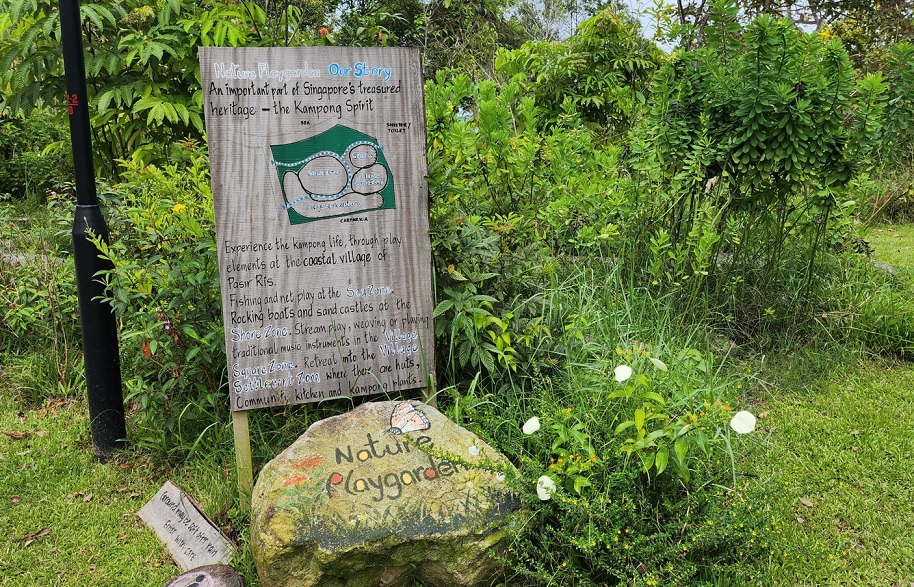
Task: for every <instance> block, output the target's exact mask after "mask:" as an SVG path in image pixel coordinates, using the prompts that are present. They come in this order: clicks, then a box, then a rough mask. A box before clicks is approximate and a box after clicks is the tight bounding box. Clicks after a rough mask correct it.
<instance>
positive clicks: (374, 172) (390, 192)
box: [270, 125, 396, 224]
mask: <svg viewBox="0 0 914 587" xmlns="http://www.w3.org/2000/svg"><path fill="white" fill-rule="evenodd" d="M270 149H271V150H272V153H273V160H272V161H271V163H272V165H273V166H274V167H275V168H276V173H277V175H278V176H279V184H280V186H281V188H282V197H283V204H282V207H283V209H284V210H285V211H286V212H287V213H288V215H289V222H290V223H291V224H304V223H306V222H313V221H315V220H323V219H326V218H335V217H338V216H348V215H350V214H361V213H363V212H368V211H372V210H387V209H393V208H395V207H396V206H395V202H394V180H393V175H392V174H391V172H390V167H389V166H388V164H387V160H386V159H385V158H384V152H383V149H382V148H381V147H380V146H379V145H378V141H377V139H375V138H374V137H371V136H369V135H366V134H364V133H361V132H358V131H356V130H353V129H351V128H348V127H346V126H342V125H337V126H334V127H333V128H331V129H329V130H326V131H324V132H322V133H320V134H318V135H315V136H313V137H311V138H308V139H303V140H301V141H296V142H294V143H288V144H284V145H270Z"/></svg>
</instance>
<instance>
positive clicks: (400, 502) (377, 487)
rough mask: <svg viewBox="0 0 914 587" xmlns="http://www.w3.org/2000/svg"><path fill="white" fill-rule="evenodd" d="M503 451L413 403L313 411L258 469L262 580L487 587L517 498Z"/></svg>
mask: <svg viewBox="0 0 914 587" xmlns="http://www.w3.org/2000/svg"><path fill="white" fill-rule="evenodd" d="M506 474H508V475H513V474H514V469H513V467H512V466H511V464H510V463H509V462H508V461H507V459H505V457H504V456H503V455H501V454H499V453H497V452H496V451H495V449H493V448H492V447H491V446H489V445H488V444H486V443H485V442H483V441H481V440H480V439H479V438H478V437H477V436H475V435H474V434H472V433H471V432H469V431H467V430H465V429H463V428H461V427H460V426H457V425H456V424H454V423H452V422H451V421H449V420H448V419H447V418H445V417H444V416H443V415H442V414H441V413H440V412H438V411H437V410H435V409H434V408H431V407H429V406H425V405H423V404H421V403H419V402H414V401H409V402H377V403H366V404H362V405H361V406H359V407H358V408H356V409H355V410H353V411H351V412H349V413H347V414H343V415H341V416H336V417H334V418H328V419H326V420H321V421H320V422H316V423H315V424H314V425H312V426H311V427H310V428H309V429H308V431H307V432H305V434H303V435H302V436H301V437H300V438H299V439H298V440H297V441H295V443H294V444H292V446H290V447H289V448H287V449H286V450H285V451H283V452H282V453H281V454H280V455H279V456H277V457H276V458H275V459H274V460H272V461H271V462H270V463H268V464H267V465H266V467H264V469H263V471H262V472H261V473H260V476H259V477H258V479H257V483H256V485H255V487H254V494H253V497H252V508H251V546H252V549H253V552H254V561H255V563H256V564H257V572H258V574H259V576H260V581H261V583H262V584H263V586H264V587H292V586H295V587H311V586H321V587H343V586H346V587H360V586H366V587H367V586H373V585H395V584H396V585H400V584H403V583H404V582H409V581H410V580H412V579H419V580H421V581H423V582H424V583H425V584H428V585H433V586H461V585H465V586H477V585H489V584H490V583H491V582H492V581H493V579H494V578H495V577H496V576H497V575H498V572H499V570H500V564H499V563H498V562H497V561H496V559H495V558H494V557H493V556H490V555H491V554H493V553H495V552H498V551H499V550H500V549H501V548H502V546H503V540H504V538H505V530H506V528H507V526H508V525H516V524H520V523H521V522H520V520H519V518H518V516H517V515H516V512H517V511H518V510H519V508H520V500H519V499H518V498H517V497H516V496H515V495H514V494H512V493H511V491H510V490H509V488H508V486H507V484H506V482H505V477H506Z"/></svg>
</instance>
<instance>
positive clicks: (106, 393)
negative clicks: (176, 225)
mask: <svg viewBox="0 0 914 587" xmlns="http://www.w3.org/2000/svg"><path fill="white" fill-rule="evenodd" d="M59 6H60V33H61V41H62V43H63V61H64V70H65V73H66V81H67V113H68V114H69V119H70V144H71V147H72V149H73V167H74V170H75V176H76V217H75V218H74V220H73V259H74V262H75V264H76V289H77V293H78V295H79V316H80V323H81V326H82V333H83V358H84V361H85V369H86V383H87V385H88V395H89V423H90V429H91V434H92V445H93V447H94V448H95V454H96V456H98V457H99V458H100V459H101V460H102V461H105V460H107V459H108V458H109V457H111V455H112V454H113V453H114V451H115V450H116V449H117V448H119V447H120V446H121V445H122V443H123V442H124V441H125V440H126V438H127V429H126V424H125V422H124V399H123V392H122V388H121V365H120V358H119V356H118V345H117V324H116V323H115V318H114V314H113V312H112V309H111V307H110V306H108V305H107V304H104V303H103V302H101V301H100V299H99V297H100V296H102V295H103V294H104V293H105V287H104V285H103V284H102V283H101V282H100V281H99V280H98V279H96V278H95V275H96V273H98V272H99V271H102V270H104V269H113V268H114V266H113V265H112V264H111V262H110V261H107V260H105V259H102V258H100V257H99V256H98V249H97V248H96V247H95V245H93V244H92V242H91V241H90V240H89V238H88V237H89V235H91V234H94V235H96V236H99V237H101V238H102V239H104V240H105V241H107V240H108V226H107V225H106V224H105V218H104V217H103V216H102V213H101V209H99V207H98V197H97V194H96V192H95V170H94V169H93V165H92V135H91V133H90V128H89V103H88V102H89V101H88V97H87V94H86V64H85V60H84V58H83V41H82V29H81V28H80V22H81V21H80V17H79V0H59Z"/></svg>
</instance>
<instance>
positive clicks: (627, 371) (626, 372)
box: [613, 365, 632, 383]
mask: <svg viewBox="0 0 914 587" xmlns="http://www.w3.org/2000/svg"><path fill="white" fill-rule="evenodd" d="M613 373H614V374H615V375H616V381H618V382H619V383H622V382H623V381H625V380H627V379H628V378H629V377H631V376H632V368H631V367H629V366H628V365H619V366H618V367H616V368H615V369H613Z"/></svg>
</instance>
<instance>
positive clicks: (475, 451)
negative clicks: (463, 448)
mask: <svg viewBox="0 0 914 587" xmlns="http://www.w3.org/2000/svg"><path fill="white" fill-rule="evenodd" d="M467 452H469V453H470V455H472V456H474V457H478V456H479V447H478V446H476V445H475V444H474V445H472V446H470V448H468V449H467Z"/></svg>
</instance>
